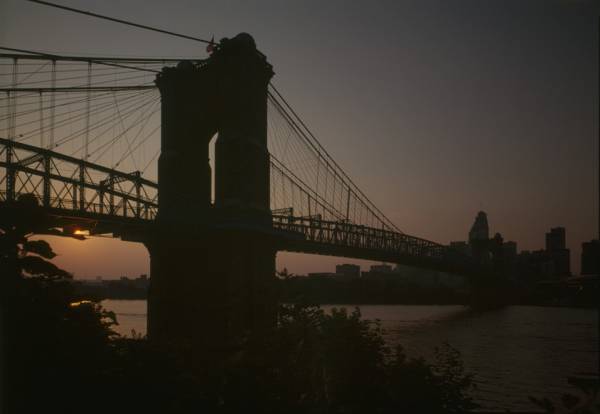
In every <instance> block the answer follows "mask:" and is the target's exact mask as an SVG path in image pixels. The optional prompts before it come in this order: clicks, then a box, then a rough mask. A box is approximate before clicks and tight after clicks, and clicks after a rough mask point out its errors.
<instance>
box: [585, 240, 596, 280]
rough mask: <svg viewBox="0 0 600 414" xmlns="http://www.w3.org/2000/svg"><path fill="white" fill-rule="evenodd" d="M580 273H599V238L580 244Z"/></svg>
mask: <svg viewBox="0 0 600 414" xmlns="http://www.w3.org/2000/svg"><path fill="white" fill-rule="evenodd" d="M581 274H582V275H600V240H590V241H589V242H586V243H582V244H581Z"/></svg>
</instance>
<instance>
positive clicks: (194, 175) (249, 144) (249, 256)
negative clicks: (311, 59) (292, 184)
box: [146, 34, 276, 350]
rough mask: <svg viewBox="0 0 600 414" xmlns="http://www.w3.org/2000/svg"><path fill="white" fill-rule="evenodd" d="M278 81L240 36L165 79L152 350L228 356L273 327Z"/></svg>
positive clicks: (161, 82) (153, 245) (152, 246)
mask: <svg viewBox="0 0 600 414" xmlns="http://www.w3.org/2000/svg"><path fill="white" fill-rule="evenodd" d="M272 75H273V70H272V67H271V65H270V64H269V63H268V62H267V61H266V58H265V57H264V55H262V54H261V53H260V52H258V50H257V49H256V45H255V43H254V40H253V39H252V37H251V36H250V35H248V34H240V35H237V36H236V37H234V38H232V39H224V40H222V41H221V42H220V44H219V45H218V47H217V49H216V50H215V51H214V52H213V53H212V55H211V57H210V58H209V59H207V60H206V61H204V62H202V63H200V64H192V63H190V62H182V63H180V64H179V65H177V66H176V67H174V68H164V69H163V71H162V72H161V73H160V74H159V75H158V76H157V79H156V83H157V85H158V88H159V90H160V93H161V99H162V131H161V134H162V136H161V155H160V158H159V177H158V187H159V202H158V203H159V214H158V218H157V220H156V225H155V231H154V232H153V235H152V236H151V237H150V238H149V240H148V241H147V242H146V245H147V247H148V250H149V252H150V269H151V270H150V273H151V284H150V291H149V297H148V336H149V338H150V339H151V340H153V341H157V342H161V343H169V342H182V341H184V342H188V343H191V344H193V345H195V346H204V347H208V348H213V349H221V350H222V349H229V348H231V347H235V346H236V344H238V342H239V340H240V339H241V338H243V336H244V334H245V333H249V332H256V331H257V330H260V329H263V328H266V327H267V326H271V325H272V323H273V321H274V317H275V311H276V297H275V295H274V290H275V289H274V283H275V280H274V273H275V253H276V246H275V243H274V237H273V234H274V233H273V230H272V226H273V224H272V218H271V212H270V200H269V196H270V182H269V180H270V160H269V152H268V149H267V88H268V84H269V81H270V79H271V77H272ZM215 134H216V136H217V138H216V141H215V143H214V153H215V154H214V157H215V159H214V166H215V171H214V184H215V187H214V203H211V193H212V185H211V175H212V171H211V167H210V162H209V145H210V143H211V140H213V137H214V136H215ZM190 321H192V322H193V323H191V324H190Z"/></svg>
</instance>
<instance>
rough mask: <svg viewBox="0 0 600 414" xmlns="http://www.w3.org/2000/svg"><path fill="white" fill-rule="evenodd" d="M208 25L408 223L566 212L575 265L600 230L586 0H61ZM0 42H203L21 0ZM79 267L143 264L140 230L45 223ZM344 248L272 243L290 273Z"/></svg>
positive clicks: (159, 48)
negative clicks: (239, 47)
mask: <svg viewBox="0 0 600 414" xmlns="http://www.w3.org/2000/svg"><path fill="white" fill-rule="evenodd" d="M57 1H58V0H57ZM60 4H64V5H67V6H71V7H76V8H80V9H84V10H89V11H94V12H96V13H100V14H106V15H110V16H114V17H118V18H121V19H127V20H132V21H135V22H139V23H142V24H146V25H151V26H157V27H161V28H164V29H167V30H173V31H176V32H180V33H185V34H189V35H192V36H198V37H201V38H208V39H210V38H211V37H212V36H213V35H214V37H215V39H217V40H218V39H220V38H222V37H233V36H235V35H236V34H237V33H239V32H248V33H250V34H252V35H253V36H254V38H255V40H256V42H257V45H258V47H259V49H260V50H261V51H262V52H263V53H265V54H266V55H267V57H268V59H269V61H270V62H271V63H272V64H273V66H274V70H275V73H276V74H275V77H274V79H273V82H274V84H275V85H276V86H277V87H278V89H279V90H280V91H282V92H283V94H284V95H285V96H286V98H287V99H288V101H289V102H290V103H291V104H292V105H293V106H294V108H295V109H296V111H297V112H298V113H299V114H300V115H301V116H302V117H303V119H304V120H305V122H306V123H307V124H308V125H309V126H310V127H311V129H312V131H313V132H314V133H315V134H316V135H317V136H318V137H319V140H320V141H321V143H322V144H323V146H324V147H325V148H326V149H327V150H328V151H329V153H330V154H331V155H332V156H333V157H334V158H335V159H336V160H337V162H338V163H339V164H340V165H341V166H342V167H343V168H344V170H345V171H346V172H347V173H348V174H349V175H350V176H351V177H352V178H353V180H354V181H355V183H356V184H357V185H358V186H359V187H360V188H361V189H362V190H363V191H364V192H365V193H366V194H367V195H368V196H369V197H370V199H371V200H372V201H373V202H374V203H375V204H376V205H377V206H378V207H379V208H380V209H381V210H382V211H383V212H385V213H386V215H387V216H388V217H389V218H390V219H391V220H392V221H393V222H394V223H396V225H397V226H398V227H399V228H400V229H402V230H403V231H404V232H405V233H408V234H412V235H416V236H419V237H423V238H426V239H430V240H434V241H438V242H442V243H448V242H450V241H452V240H465V239H466V238H467V233H468V230H469V228H470V226H471V224H472V222H473V220H474V218H475V215H476V214H477V212H478V211H479V210H484V211H486V212H487V214H488V219H489V223H490V230H491V233H492V234H494V233H495V232H500V233H501V234H502V236H503V237H504V238H505V240H514V241H516V242H517V243H518V248H519V250H523V249H527V250H534V249H541V248H543V246H544V233H545V232H547V231H548V230H549V229H550V228H551V227H556V226H564V227H566V229H567V244H568V247H569V248H570V249H571V264H572V266H571V268H572V271H574V272H575V273H577V272H578V271H579V260H580V258H579V255H580V245H581V243H582V242H583V241H588V240H590V239H592V238H596V237H597V234H598V207H599V206H598V184H599V183H598V153H599V148H598V112H599V104H598V38H599V36H598V16H599V11H598V6H597V5H596V4H597V3H596V2H594V1H584V0H580V1H577V0H571V1H566V0H565V1H550V0H548V1H525V0H518V1H508V0H507V1H494V2H491V1H485V2H483V1H481V0H473V1H448V0H439V1H399V0H394V1H368V2H367V1H353V2H349V1H342V0H328V1H313V0H310V1H308V0H307V1H296V2H292V1H277V0H273V1H255V2H248V1H210V2H209V1H197V0H194V1H169V2H166V1H158V0H128V1H125V2H124V1H122V0H103V1H102V2H98V1H91V0H90V1H66V0H64V1H60ZM0 45H1V46H6V47H14V48H23V49H33V50H37V51H44V52H50V53H57V54H73V55H88V54H89V55H109V56H136V57H138V56H144V57H200V58H202V57H206V52H205V45H203V44H201V43H196V42H193V41H187V40H183V39H178V38H174V37H169V36H166V35H161V34H158V33H153V32H148V31H144V30H141V29H136V28H131V27H126V26H123V25H119V24H116V23H111V22H107V21H102V20H98V19H94V18H91V17H85V16H81V15H76V14H72V13H69V12H66V11H60V10H57V9H52V8H49V7H45V6H42V5H37V4H34V3H28V2H25V1H22V0H2V1H1V2H0ZM52 244H53V246H54V248H55V250H56V251H57V253H59V257H58V258H57V259H56V263H57V264H59V265H61V266H62V267H64V268H65V269H66V270H69V271H71V272H73V273H74V274H75V276H76V277H82V278H84V277H94V276H97V275H101V276H105V277H117V276H120V275H129V276H136V275H139V274H141V273H147V272H148V268H149V259H148V254H147V252H146V250H145V247H144V246H143V245H140V244H133V243H125V242H122V241H119V240H113V239H107V238H92V239H88V240H86V241H84V242H80V241H75V240H67V239H52ZM344 262H356V263H363V264H365V265H366V264H367V262H360V261H354V260H349V259H343V258H330V257H315V256H308V255H296V254H288V253H279V254H278V268H279V269H281V268H283V267H284V266H285V267H287V268H288V269H289V270H290V271H291V272H294V273H306V272H313V271H333V270H334V269H333V267H334V265H335V264H337V263H344Z"/></svg>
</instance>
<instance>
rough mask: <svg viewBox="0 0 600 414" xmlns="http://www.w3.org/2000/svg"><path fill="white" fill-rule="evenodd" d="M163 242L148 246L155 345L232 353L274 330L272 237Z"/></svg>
mask: <svg viewBox="0 0 600 414" xmlns="http://www.w3.org/2000/svg"><path fill="white" fill-rule="evenodd" d="M164 236H165V237H164V239H156V240H154V241H152V242H151V243H149V244H147V246H148V250H149V252H150V260H151V269H150V272H151V275H152V277H151V285H150V291H149V295H148V337H149V338H150V339H151V340H153V341H156V342H159V343H163V344H190V345H192V346H194V347H199V348H201V349H205V350H209V351H227V350H232V349H236V348H237V347H239V346H240V345H241V341H242V340H243V338H245V337H246V336H247V335H251V334H253V333H256V332H260V331H263V330H265V329H268V328H269V327H270V326H272V324H273V323H274V317H275V312H276V303H277V302H276V296H275V286H274V277H273V275H274V272H275V250H274V248H273V247H272V243H271V242H270V240H269V238H268V237H257V235H255V234H251V233H243V232H239V231H232V232H225V233H223V232H220V233H219V234H215V233H211V234H207V235H206V236H205V237H201V238H191V237H186V236H185V235H183V236H182V235H181V234H171V235H167V234H164Z"/></svg>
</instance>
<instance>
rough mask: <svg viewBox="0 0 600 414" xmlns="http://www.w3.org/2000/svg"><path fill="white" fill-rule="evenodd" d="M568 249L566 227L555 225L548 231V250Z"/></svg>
mask: <svg viewBox="0 0 600 414" xmlns="http://www.w3.org/2000/svg"><path fill="white" fill-rule="evenodd" d="M564 249H566V237H565V228H564V227H554V228H552V229H550V232H549V233H546V250H547V251H549V252H553V251H556V250H564Z"/></svg>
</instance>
